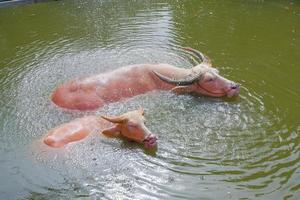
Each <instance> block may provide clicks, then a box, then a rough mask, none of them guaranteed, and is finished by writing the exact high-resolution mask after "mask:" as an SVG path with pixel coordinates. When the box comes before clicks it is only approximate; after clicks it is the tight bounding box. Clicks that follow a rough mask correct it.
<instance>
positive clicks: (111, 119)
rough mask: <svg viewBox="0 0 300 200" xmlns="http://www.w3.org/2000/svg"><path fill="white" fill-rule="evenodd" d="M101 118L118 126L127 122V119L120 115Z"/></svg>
mask: <svg viewBox="0 0 300 200" xmlns="http://www.w3.org/2000/svg"><path fill="white" fill-rule="evenodd" d="M101 117H102V118H103V119H105V120H107V121H109V122H112V123H118V124H121V123H125V122H127V121H128V119H127V118H126V117H124V116H122V115H120V116H101Z"/></svg>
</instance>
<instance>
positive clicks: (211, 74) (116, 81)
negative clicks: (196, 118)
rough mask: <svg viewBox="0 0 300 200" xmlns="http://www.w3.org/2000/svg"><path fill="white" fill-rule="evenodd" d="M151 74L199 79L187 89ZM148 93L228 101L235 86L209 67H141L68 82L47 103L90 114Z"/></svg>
mask: <svg viewBox="0 0 300 200" xmlns="http://www.w3.org/2000/svg"><path fill="white" fill-rule="evenodd" d="M153 71H156V72H159V73H160V74H162V75H164V76H166V77H169V78H172V79H185V78H186V77H188V76H191V75H192V74H195V73H199V72H201V73H202V74H203V75H202V78H201V79H200V80H199V81H198V82H195V83H193V84H191V85H188V86H176V85H172V84H169V83H166V82H164V81H162V80H161V79H159V78H158V77H157V76H156V75H155V74H154V73H153ZM152 90H170V91H172V92H174V93H176V94H190V93H193V94H197V95H206V96H212V97H224V96H228V97H232V96H236V95H238V93H239V85H238V84H237V83H234V82H233V81H230V80H228V79H226V78H224V77H222V76H220V75H219V73H218V71H217V70H216V69H215V68H213V67H211V66H210V63H204V64H199V65H197V66H195V67H193V68H189V69H184V68H178V67H175V66H172V65H168V64H157V65H151V64H141V65H132V66H127V67H122V68H119V69H117V70H114V71H111V72H108V73H103V74H99V75H95V76H90V77H86V78H80V79H75V80H71V81H68V82H66V83H64V84H62V85H60V86H58V87H57V89H56V90H55V91H54V92H53V94H52V96H51V99H52V101H53V102H54V103H55V104H56V105H57V106H59V107H62V108H67V109H75V110H92V109H96V108H99V107H102V106H104V105H105V104H108V103H111V102H117V101H120V100H123V99H126V98H130V97H133V96H136V95H139V94H144V93H146V92H149V91H152Z"/></svg>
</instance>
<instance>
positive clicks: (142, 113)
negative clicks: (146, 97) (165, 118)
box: [138, 106, 145, 115]
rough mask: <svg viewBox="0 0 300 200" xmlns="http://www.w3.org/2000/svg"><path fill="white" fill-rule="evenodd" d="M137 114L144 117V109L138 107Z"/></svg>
mask: <svg viewBox="0 0 300 200" xmlns="http://www.w3.org/2000/svg"><path fill="white" fill-rule="evenodd" d="M138 111H139V113H140V114H141V115H144V114H145V110H144V108H143V107H142V106H140V107H139V110H138Z"/></svg>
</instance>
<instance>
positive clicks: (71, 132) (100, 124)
mask: <svg viewBox="0 0 300 200" xmlns="http://www.w3.org/2000/svg"><path fill="white" fill-rule="evenodd" d="M143 115H144V111H143V109H141V108H140V109H138V110H134V111H130V112H127V113H125V114H123V115H120V116H113V117H108V116H102V117H98V116H87V117H83V118H78V119H75V120H73V121H71V122H68V123H65V124H62V125H60V126H58V127H56V128H54V129H52V130H50V131H49V132H48V133H47V135H46V136H45V137H44V138H43V141H44V143H45V144H46V145H48V146H50V147H53V148H61V147H64V146H65V145H67V144H69V143H72V142H77V141H80V140H83V139H84V138H86V137H88V136H89V135H90V134H91V133H95V132H98V133H102V134H103V135H105V136H107V137H109V138H112V137H119V136H122V137H124V138H127V139H129V140H131V141H135V142H137V143H141V144H144V146H145V148H147V149H152V148H154V147H156V146H157V142H156V141H157V137H156V136H155V135H154V134H152V133H151V132H150V131H149V130H148V128H147V127H146V126H145V124H144V120H145V119H144V116H143Z"/></svg>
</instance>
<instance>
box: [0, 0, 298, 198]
mask: <svg viewBox="0 0 300 200" xmlns="http://www.w3.org/2000/svg"><path fill="white" fill-rule="evenodd" d="M287 5H288V6H289V7H290V8H291V9H292V10H293V12H297V11H295V7H296V6H297V4H296V3H295V4H288V3H287ZM284 6H286V4H285V3H275V4H274V3H270V4H265V3H262V4H256V3H255V4H254V3H244V4H237V3H232V2H231V3H224V4H222V5H220V4H219V3H217V2H214V1H212V2H210V3H204V2H198V1H197V2H196V1H182V2H176V3H174V2H165V3H149V2H146V1H145V2H144V1H139V2H135V3H133V2H131V1H116V2H110V1H102V2H101V3H98V2H96V1H88V2H82V1H73V2H54V3H45V4H37V5H34V6H25V7H19V8H10V9H4V10H1V12H0V16H2V15H3V16H5V17H7V18H8V19H9V20H7V21H1V23H0V26H1V29H0V44H1V45H0V46H1V47H0V52H1V54H0V56H1V58H3V59H0V63H1V66H3V67H1V69H0V88H1V94H2V98H1V100H0V106H1V108H0V109H1V112H0V114H1V120H0V124H1V126H0V127H1V137H0V143H1V145H0V154H1V159H0V163H1V165H0V170H1V172H2V174H1V175H3V177H4V178H3V179H1V181H0V191H1V194H0V198H1V199H2V198H3V199H7V198H8V197H9V198H11V199H24V198H28V199H30V198H45V199H68V198H69V199H76V198H78V199H84V198H87V199H91V198H92V199H93V198H95V199H96V198H104V199H118V198H122V199H123V198H128V199H170V198H171V199H221V198H227V199H238V198H249V199H259V198H260V199H266V198H269V199H271V198H272V199H278V198H287V199H288V198H290V199H297V198H298V197H299V195H298V193H299V189H300V187H299V183H298V180H299V178H300V177H299V163H300V162H299V149H300V145H299V132H300V125H299V121H298V116H299V103H297V102H299V95H298V92H297V85H299V84H297V83H299V81H298V78H297V75H296V74H298V73H296V72H297V71H295V66H296V64H297V63H299V62H297V59H295V58H297V57H296V56H295V55H296V52H298V51H296V50H297V48H298V47H297V46H299V45H296V46H295V45H287V46H286V48H285V49H284V51H285V52H281V51H280V54H282V55H281V56H280V55H279V56H278V52H279V50H278V49H277V48H276V49H274V48H273V47H272V46H270V43H272V42H276V41H278V38H279V39H280V38H283V39H284V38H286V37H285V35H284V36H282V35H281V34H283V32H281V33H280V34H279V35H278V36H276V37H275V38H272V37H270V38H269V39H266V38H265V37H264V35H265V31H262V32H259V30H258V29H259V28H261V27H263V26H265V25H268V24H269V23H270V20H271V19H272V17H274V14H272V13H273V12H269V11H278V12H280V15H286V17H287V18H278V20H279V21H278V22H274V23H275V25H278V24H281V25H282V26H284V27H283V28H282V29H280V30H285V29H286V30H290V29H291V28H295V27H294V26H296V25H295V24H294V23H293V22H294V21H295V20H298V18H299V16H298V15H297V13H296V14H292V13H293V12H291V13H285V11H284V10H283V9H282V7H284ZM237 8H240V9H237ZM262 9H266V13H264V12H262ZM50 10H51V13H50ZM2 11H3V12H2ZM275 13H276V12H275ZM228 14H230V15H228ZM37 16H38V17H37ZM49 16H52V17H51V18H49ZM225 16H226V17H225ZM237 16H238V17H237ZM249 16H252V17H254V20H250V19H249ZM264 16H265V17H264ZM262 18H264V19H265V22H262V23H261V24H257V23H258V21H259V20H258V19H262ZM16 19H20V20H19V21H18V20H16ZM46 19H47V20H46ZM12 20H15V21H16V23H17V24H16V25H11V24H10V23H9V21H12ZM243 20H246V21H244V22H243V23H241V21H243ZM289 20H290V21H291V23H285V22H286V21H289ZM256 24H257V25H256ZM252 25H254V26H252ZM20 27H22V31H23V33H25V34H22V33H21V32H20V31H18V30H19V28H20ZM247 27H248V28H247ZM249 27H253V28H252V29H253V30H252V29H251V30H250V28H249ZM269 28H270V29H271V30H272V31H273V32H274V31H276V30H278V29H277V26H275V27H274V28H272V27H269ZM12 33H14V34H12ZM254 33H255V34H256V36H255V37H254V35H251V34H254ZM290 35H292V36H293V37H295V38H297V40H296V41H294V42H293V41H292V43H293V44H297V41H298V39H299V36H298V35H295V34H294V33H288V36H290ZM252 36H253V37H252ZM277 37H278V38H277ZM249 38H252V39H251V40H248V39H249ZM266 40H267V43H268V44H266V43H264V42H265V41H266ZM253 41H254V42H253ZM283 43H284V42H282V43H281V42H280V47H281V48H283V47H284V46H285V45H284V44H283ZM186 45H190V46H193V47H195V48H198V49H201V50H202V51H204V52H205V53H207V54H208V55H209V56H210V57H211V58H212V59H213V62H214V63H216V66H220V67H219V70H220V71H221V73H222V74H225V76H226V77H228V78H230V79H232V80H237V81H238V82H242V85H243V87H242V92H241V95H240V97H239V98H237V99H234V100H228V99H215V98H207V97H193V96H185V95H182V96H177V95H174V94H171V93H169V92H161V91H154V92H151V93H148V94H145V95H141V96H137V97H134V98H132V99H130V100H126V101H123V102H119V103H114V104H110V105H107V106H105V107H104V108H101V109H100V110H96V111H91V112H74V111H67V110H61V109H59V108H57V107H56V106H55V105H53V104H52V103H51V102H50V101H49V94H50V93H51V91H52V90H53V89H54V88H55V87H56V86H57V85H58V84H60V83H62V82H64V81H66V80H69V79H72V78H74V77H78V76H87V75H91V74H95V73H101V72H104V71H109V70H113V69H116V68H118V67H121V66H125V65H130V64H137V63H169V64H173V65H176V66H181V67H191V66H193V64H194V63H193V59H192V58H191V57H190V55H189V54H187V53H186V52H183V51H182V50H180V49H179V48H178V47H179V46H186ZM257 45H258V46H259V47H260V48H261V49H259V50H257ZM3 46H4V47H5V49H4V48H3ZM246 46H247V48H245V47H246ZM256 51H259V52H256ZM287 52H289V53H287ZM287 54H288V55H287ZM283 55H284V56H285V57H287V58H289V59H287V60H285V62H286V63H287V65H289V66H291V67H290V68H289V69H286V68H283V67H282V66H281V64H278V63H280V62H282V57H283ZM285 72H286V73H285ZM278 74H280V76H279V75H278ZM287 76H288V80H287V81H285V79H286V78H287ZM283 79H284V80H283ZM278 86H280V87H278ZM291 102H293V103H291ZM140 105H141V106H143V107H144V108H145V110H146V118H147V126H148V127H149V129H151V130H152V131H153V133H155V134H156V135H157V136H158V138H159V141H158V149H157V151H156V152H154V153H153V152H145V151H144V149H143V148H141V147H140V146H139V145H136V144H131V143H130V142H126V141H122V140H117V139H107V138H105V137H102V136H101V135H100V136H99V134H98V133H95V134H94V135H93V136H91V137H90V138H88V139H87V140H85V141H83V142H80V143H76V144H71V145H69V146H68V147H67V148H65V149H63V150H53V149H52V150H49V149H45V147H43V146H40V143H39V141H38V140H39V138H40V137H41V136H42V135H43V134H44V133H45V132H46V131H47V130H49V129H50V128H52V127H54V126H56V125H58V124H61V123H63V122H66V121H69V120H71V119H74V118H76V117H82V116H84V115H88V114H100V113H101V114H111V115H114V114H119V113H123V112H126V111H128V110H131V109H135V108H138V107H139V106H140ZM297 195H298V196H297Z"/></svg>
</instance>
